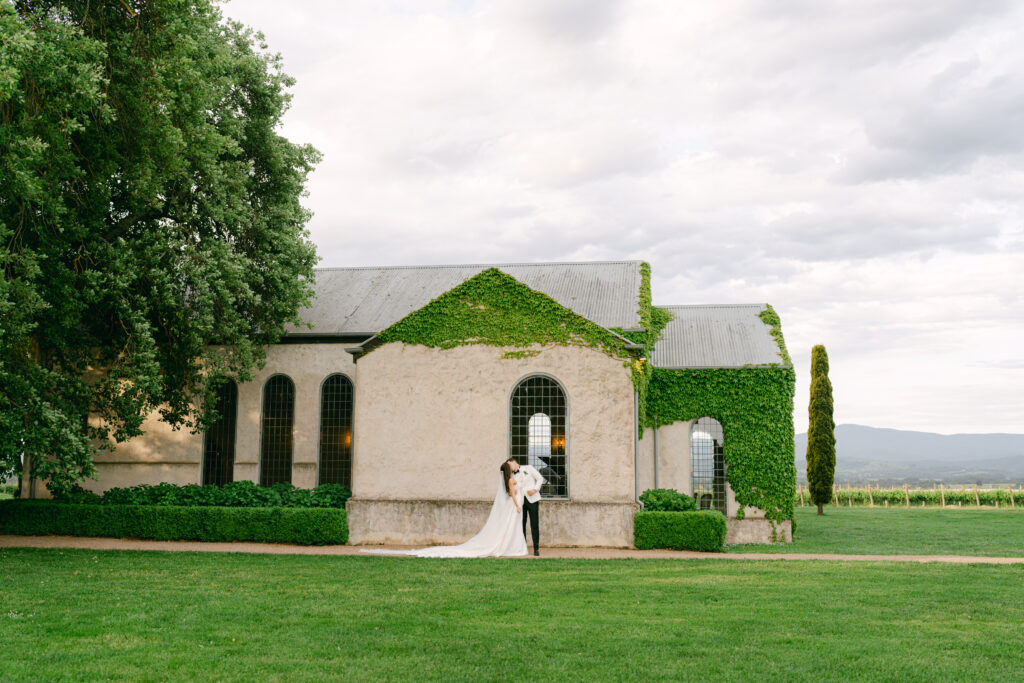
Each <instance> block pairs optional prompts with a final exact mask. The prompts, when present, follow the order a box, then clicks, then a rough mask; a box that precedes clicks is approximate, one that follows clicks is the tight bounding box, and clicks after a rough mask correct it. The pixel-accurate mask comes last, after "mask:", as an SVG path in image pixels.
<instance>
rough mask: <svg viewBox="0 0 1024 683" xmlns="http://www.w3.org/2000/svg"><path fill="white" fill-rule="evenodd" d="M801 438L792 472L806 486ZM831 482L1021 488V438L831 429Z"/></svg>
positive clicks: (1023, 440)
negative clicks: (833, 435)
mask: <svg viewBox="0 0 1024 683" xmlns="http://www.w3.org/2000/svg"><path fill="white" fill-rule="evenodd" d="M806 453H807V434H797V435H796V467H797V474H798V477H799V478H800V480H801V481H803V482H806V481H807V475H806V467H807V460H806ZM836 482H837V483H842V484H866V483H873V484H874V483H877V484H881V485H888V484H900V485H902V484H903V483H904V482H906V483H909V484H927V485H931V484H932V483H945V484H975V483H981V484H1000V483H1021V482H1024V434H950V435H945V434H934V433H931V432H912V431H905V430H902V429H882V428H878V427H865V426H863V425H851V424H844V425H837V426H836Z"/></svg>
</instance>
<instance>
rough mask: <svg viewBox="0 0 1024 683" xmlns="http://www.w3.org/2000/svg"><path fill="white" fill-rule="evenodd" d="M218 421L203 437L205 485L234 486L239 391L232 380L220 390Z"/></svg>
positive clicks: (218, 391)
mask: <svg viewBox="0 0 1024 683" xmlns="http://www.w3.org/2000/svg"><path fill="white" fill-rule="evenodd" d="M215 400H216V402H217V416H218V417H217V421H216V422H214V423H213V424H212V425H210V428H209V429H207V430H206V434H205V435H204V436H203V478H202V483H203V484H216V485H217V486H223V485H224V484H228V483H231V481H232V480H233V479H234V472H235V425H236V423H237V419H238V387H237V386H236V385H235V383H234V382H232V381H231V380H228V381H227V382H225V383H224V384H221V385H220V386H219V387H217V394H216V397H215Z"/></svg>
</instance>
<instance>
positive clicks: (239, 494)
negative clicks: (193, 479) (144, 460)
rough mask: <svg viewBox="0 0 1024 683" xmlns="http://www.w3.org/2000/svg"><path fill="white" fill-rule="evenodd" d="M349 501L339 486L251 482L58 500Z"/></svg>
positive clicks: (330, 504) (78, 492) (256, 504)
mask: <svg viewBox="0 0 1024 683" xmlns="http://www.w3.org/2000/svg"><path fill="white" fill-rule="evenodd" d="M351 497H352V492H351V491H350V490H349V489H348V488H346V487H344V486H342V485H341V484H321V485H320V486H317V487H316V488H315V489H299V488H295V487H294V486H292V485H291V484H288V483H285V482H280V483H277V484H274V485H273V486H259V485H258V484H255V483H253V482H251V481H234V482H231V483H230V484H224V485H223V486H215V485H212V484H208V485H206V486H200V485H198V484H186V485H184V486H179V485H178V484H168V483H161V484H156V485H150V484H139V485H138V486H129V487H126V488H117V487H115V488H111V489H107V490H106V491H104V492H103V494H102V495H101V494H98V493H92V492H91V491H86V490H85V489H83V488H82V487H80V486H76V487H75V488H74V489H72V490H71V491H70V492H69V493H67V494H65V495H64V496H62V497H60V498H59V499H58V500H60V502H63V503H85V504H88V505H182V506H186V507H192V506H196V505H212V506H215V507H249V508H340V507H345V501H347V500H348V499H349V498H351Z"/></svg>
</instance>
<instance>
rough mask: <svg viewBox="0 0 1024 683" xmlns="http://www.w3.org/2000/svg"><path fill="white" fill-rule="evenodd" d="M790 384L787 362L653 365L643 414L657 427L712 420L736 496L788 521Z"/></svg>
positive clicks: (792, 479) (792, 484)
mask: <svg viewBox="0 0 1024 683" xmlns="http://www.w3.org/2000/svg"><path fill="white" fill-rule="evenodd" d="M795 386H796V375H795V373H794V372H793V369H792V368H788V367H780V366H775V367H747V368H719V369H693V370H665V369H662V368H654V370H653V374H652V377H651V382H650V389H649V391H648V397H647V411H646V412H645V413H644V417H643V420H644V424H645V425H646V426H648V427H657V426H661V425H667V424H672V423H673V422H677V421H689V420H695V419H697V418H699V417H703V416H705V415H707V416H709V417H713V418H715V419H716V420H718V421H719V422H720V423H721V424H722V428H723V430H724V432H725V441H724V444H723V445H724V448H725V461H726V463H728V468H727V470H726V479H727V480H728V481H729V485H730V486H731V487H732V490H733V492H734V493H735V495H736V501H737V502H738V503H740V504H741V505H749V506H752V507H757V508H760V509H762V510H764V512H765V516H766V517H767V518H768V519H769V520H772V521H782V520H784V519H792V518H793V489H794V488H796V463H795V460H794V457H793V396H794V392H795ZM653 416H657V418H656V419H655V418H654V417H653Z"/></svg>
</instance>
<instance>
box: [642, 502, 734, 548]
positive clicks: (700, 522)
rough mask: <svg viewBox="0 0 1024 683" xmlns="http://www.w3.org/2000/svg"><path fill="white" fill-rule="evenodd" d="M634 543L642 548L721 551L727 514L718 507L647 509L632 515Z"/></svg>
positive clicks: (723, 543) (723, 545)
mask: <svg viewBox="0 0 1024 683" xmlns="http://www.w3.org/2000/svg"><path fill="white" fill-rule="evenodd" d="M633 545H635V546H636V547H637V548H639V549H641V550H648V549H650V548H672V549H674V550H701V551H704V552H711V551H720V550H722V549H723V548H724V547H725V516H723V515H722V513H720V512H718V511H717V510H699V511H691V512H647V511H644V510H641V511H639V512H637V513H636V515H635V516H634V517H633Z"/></svg>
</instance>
